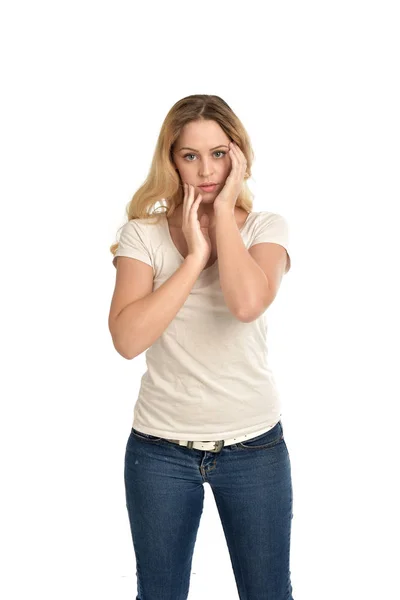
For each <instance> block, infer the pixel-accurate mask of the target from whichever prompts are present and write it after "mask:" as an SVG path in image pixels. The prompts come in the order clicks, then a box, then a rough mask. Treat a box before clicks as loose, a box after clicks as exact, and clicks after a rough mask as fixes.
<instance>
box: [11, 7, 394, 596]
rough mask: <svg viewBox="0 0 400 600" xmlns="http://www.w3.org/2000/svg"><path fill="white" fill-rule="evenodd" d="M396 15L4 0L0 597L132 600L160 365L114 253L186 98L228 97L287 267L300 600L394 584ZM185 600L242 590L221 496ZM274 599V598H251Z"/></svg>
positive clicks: (275, 347)
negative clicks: (135, 522)
mask: <svg viewBox="0 0 400 600" xmlns="http://www.w3.org/2000/svg"><path fill="white" fill-rule="evenodd" d="M396 5H397V3H396V2H387V1H383V0H380V1H379V2H377V1H375V2H365V1H364V2H355V1H351V0H346V1H343V0H336V1H335V2H317V1H314V2H311V1H309V0H305V1H304V2H294V1H291V2H287V1H285V2H264V3H262V2H260V3H259V2H255V1H254V0H253V1H248V2H245V3H237V4H235V3H232V2H227V1H222V2H209V1H202V2H194V3H193V2H166V3H161V2H159V3H154V2H153V3H150V2H149V3H138V2H121V1H116V0H114V1H113V2H89V1H85V0H80V1H79V2H76V1H71V0H70V1H69V2H56V1H52V2H43V1H37V2H18V1H14V2H4V3H2V6H1V12H0V22H1V25H0V45H1V46H0V50H1V83H2V92H1V135H0V137H1V141H0V143H1V157H0V158H1V171H2V176H1V207H2V211H1V212H2V219H1V236H0V237H1V244H2V252H1V256H2V271H3V286H2V289H3V292H2V294H1V299H2V310H1V318H2V335H1V340H2V357H3V358H2V366H3V369H2V376H1V386H2V391H1V399H2V402H1V420H0V428H1V429H0V431H1V435H0V443H1V446H0V452H1V459H2V460H1V485H2V489H3V491H2V494H1V503H2V508H1V511H0V519H1V547H2V553H3V557H2V572H3V573H2V578H1V587H2V588H4V589H2V590H1V596H2V597H3V598H5V599H7V600H14V599H17V598H18V599H21V598H32V597H40V598H41V600H49V599H51V600H53V599H54V598H57V600H64V599H68V600H70V599H72V598H74V600H86V599H92V598H93V599H94V598H96V599H97V600H101V599H107V600H109V599H110V598H112V599H113V600H128V599H132V598H134V597H135V591H136V576H135V559H134V553H133V547H132V542H131V534H130V531H129V522H128V515H127V511H126V507H125V492H124V482H123V460H124V452H125V445H126V441H127V439H128V436H129V433H130V428H131V420H132V417H133V407H134V402H135V399H136V397H137V393H138V389H139V385H140V377H141V375H142V374H143V372H144V369H145V359H144V354H142V355H140V356H139V357H138V358H136V359H135V360H133V361H127V360H125V359H123V358H122V357H121V356H120V355H119V354H118V353H117V352H116V350H115V349H114V347H113V344H112V340H111V335H110V333H109V331H108V324H107V321H108V312H109V307H110V302H111V297H112V292H113V288H114V282H115V269H114V267H113V265H112V255H111V253H110V251H109V247H110V245H111V244H112V243H114V242H115V241H116V233H117V229H118V228H119V227H120V226H121V225H122V224H123V223H124V222H125V220H126V217H125V207H126V205H127V204H128V202H129V201H130V199H131V197H132V195H133V193H134V192H135V191H136V189H137V188H138V187H139V186H140V185H141V184H142V182H143V181H144V179H145V178H146V176H147V173H148V169H149V167H150V162H151V158H152V155H153V152H154V148H155V144H156V140H157V137H158V134H159V130H160V127H161V125H162V122H163V120H164V118H165V115H166V114H167V112H168V110H169V109H170V108H171V106H172V105H173V104H174V103H175V102H176V101H177V100H179V99H180V98H182V97H184V96H187V95H189V94H194V93H209V94H216V95H219V96H221V97H222V98H224V99H225V100H226V102H228V104H229V105H230V106H231V107H232V109H233V110H234V111H235V113H236V114H237V115H238V116H239V118H240V119H241V120H242V122H243V123H244V125H245V127H246V129H247V131H248V133H249V135H250V138H251V141H252V144H253V148H254V152H255V156H256V159H255V162H254V164H253V169H252V171H253V177H252V179H250V180H249V185H250V188H251V190H252V191H253V193H254V194H255V201H254V210H270V211H272V212H278V213H280V214H282V215H284V216H285V217H286V218H287V220H288V223H289V227H290V229H289V232H290V241H291V258H292V268H291V271H290V272H289V273H288V275H287V276H285V277H284V279H283V282H282V286H281V289H280V291H279V294H278V296H277V298H276V300H275V301H274V304H273V305H272V306H271V307H270V309H268V320H269V352H270V354H269V356H270V361H271V366H272V368H273V371H274V373H275V377H276V381H277V384H278V386H279V390H280V393H281V398H282V403H283V417H282V422H283V426H284V431H285V438H286V443H287V446H288V449H289V452H290V457H291V464H292V479H293V491H294V505H293V513H294V518H293V525H292V551H291V573H292V585H293V596H294V598H295V600H321V599H322V598H323V600H338V599H339V598H340V600H347V599H348V600H354V599H355V598H360V599H361V598H362V599H363V600H367V599H376V598H382V599H383V598H396V597H400V596H396V594H398V593H399V592H398V580H397V567H398V558H399V557H398V536H399V519H398V507H399V504H400V498H399V493H398V491H397V484H398V474H399V467H398V458H399V449H398V430H399V421H398V418H397V417H398V404H399V400H400V394H399V383H398V363H399V343H398V340H399V333H400V331H399V330H400V328H399V318H398V306H399V305H400V302H399V284H398V262H399V233H398V232H399V225H398V215H399V211H398V208H399V202H400V194H399V158H400V156H399V154H400V152H399V138H400V127H399V106H400V93H399V59H398V57H399V51H400V48H399V45H400V44H399V35H398V32H399V25H400V23H399V19H398V16H397V14H396V10H395V9H396V8H398V7H397V6H396ZM205 493H206V497H205V507H204V513H203V516H202V520H201V524H200V530H199V534H198V539H197V544H196V547H195V554H194V558H193V568H192V578H191V588H190V595H189V597H190V600H196V599H200V598H207V597H208V598H217V597H218V598H223V599H224V600H235V599H236V598H238V595H237V592H236V586H235V581H234V576H233V571H232V568H231V564H230V560H229V555H228V549H227V546H226V543H225V540H224V536H223V530H222V526H221V524H220V521H219V518H218V513H217V509H216V506H215V502H214V499H213V495H212V492H211V489H210V487H209V486H208V485H206V486H205ZM259 600H262V599H259Z"/></svg>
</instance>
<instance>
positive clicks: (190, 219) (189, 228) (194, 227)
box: [182, 183, 212, 267]
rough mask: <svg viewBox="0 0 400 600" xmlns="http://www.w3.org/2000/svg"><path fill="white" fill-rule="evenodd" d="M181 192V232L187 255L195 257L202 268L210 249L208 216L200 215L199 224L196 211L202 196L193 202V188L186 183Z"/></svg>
mask: <svg viewBox="0 0 400 600" xmlns="http://www.w3.org/2000/svg"><path fill="white" fill-rule="evenodd" d="M183 190H184V197H183V209H182V231H183V235H184V236H185V239H186V243H187V246H188V255H189V254H191V255H193V256H196V258H198V259H199V260H200V261H201V263H202V265H203V267H204V266H205V265H206V264H207V262H208V259H209V258H210V255H211V248H212V246H211V240H210V236H209V235H208V223H209V219H208V215H202V217H201V222H200V221H199V219H198V215H197V209H198V207H199V204H200V202H201V201H202V200H203V197H202V195H201V194H199V195H198V196H197V198H196V200H195V199H194V187H193V186H192V185H189V184H187V183H183Z"/></svg>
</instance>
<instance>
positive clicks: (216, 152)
mask: <svg viewBox="0 0 400 600" xmlns="http://www.w3.org/2000/svg"><path fill="white" fill-rule="evenodd" d="M213 154H222V156H225V154H226V152H224V151H223V150H216V151H215V152H214V153H213ZM187 156H196V155H195V154H185V155H184V157H183V158H186V157H187ZM188 162H193V161H192V160H188Z"/></svg>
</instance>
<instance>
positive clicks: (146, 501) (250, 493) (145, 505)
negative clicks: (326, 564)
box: [124, 421, 293, 600]
mask: <svg viewBox="0 0 400 600" xmlns="http://www.w3.org/2000/svg"><path fill="white" fill-rule="evenodd" d="M124 480H125V492H126V507H127V509H128V515H129V523H130V529H131V534H132V541H133V546H134V551H135V556H136V575H137V594H138V595H137V596H136V600H186V599H187V598H188V593H189V585H190V573H191V566H192V557H193V551H194V545H195V542H196V536H197V531H198V528H199V524H200V518H201V514H202V511H203V500H204V483H209V485H210V486H211V489H212V492H213V494H214V497H215V502H216V506H217V509H218V512H219V516H220V519H221V523H222V527H223V531H224V535H225V539H226V543H227V546H228V550H229V555H230V559H231V563H232V568H233V573H234V576H235V581H236V586H237V590H238V593H239V598H240V600H293V596H292V585H291V581H290V568H289V562H290V534H291V524H292V518H293V513H292V504H293V494H292V480H291V469H290V458H289V452H288V450H287V447H286V442H285V440H284V437H283V427H282V423H281V421H279V422H278V423H277V424H276V425H275V426H274V427H273V428H272V429H270V430H269V431H267V432H266V433H263V434H261V435H259V436H257V437H255V438H252V439H249V440H246V441H245V442H239V443H237V444H233V445H231V446H226V447H224V448H222V450H221V451H220V452H219V453H214V452H209V451H203V450H197V449H190V448H186V447H184V446H179V445H178V444H174V443H173V442H168V441H167V440H165V439H164V438H158V437H155V436H152V435H148V434H146V433H141V432H139V431H137V430H136V429H133V428H132V430H131V433H130V436H129V438H128V442H127V445H126V452H125V471H124ZM210 551H212V547H210ZM213 558H215V557H214V556H213Z"/></svg>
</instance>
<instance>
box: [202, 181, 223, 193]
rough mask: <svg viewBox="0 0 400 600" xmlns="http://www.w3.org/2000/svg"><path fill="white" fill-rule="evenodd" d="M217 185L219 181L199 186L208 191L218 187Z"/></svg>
mask: <svg viewBox="0 0 400 600" xmlns="http://www.w3.org/2000/svg"><path fill="white" fill-rule="evenodd" d="M217 185H218V184H217V183H211V184H208V185H199V188H200V189H202V190H205V191H206V192H208V191H212V190H213V189H214V188H216V187H217Z"/></svg>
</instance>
